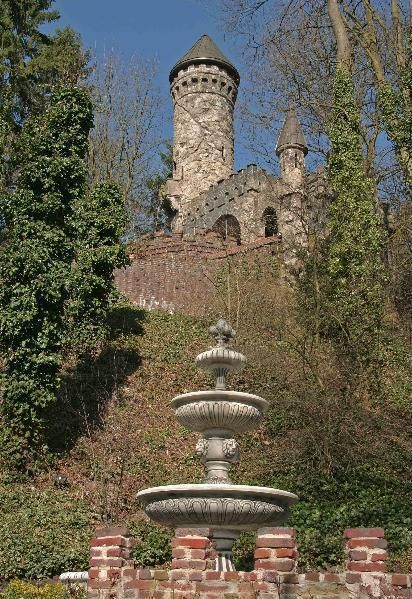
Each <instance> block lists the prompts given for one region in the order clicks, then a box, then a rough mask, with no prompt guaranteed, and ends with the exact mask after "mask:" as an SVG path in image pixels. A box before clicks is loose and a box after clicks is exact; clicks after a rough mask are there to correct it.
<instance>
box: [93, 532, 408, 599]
mask: <svg viewBox="0 0 412 599" xmlns="http://www.w3.org/2000/svg"><path fill="white" fill-rule="evenodd" d="M211 534H212V531H211V530H210V529H208V528H190V529H182V528H181V529H177V530H176V533H175V538H174V539H173V541H172V555H173V559H172V562H171V564H170V568H168V569H149V568H137V567H135V565H134V562H133V560H132V559H130V551H131V548H132V544H133V541H132V539H131V538H130V537H129V533H128V531H127V529H126V528H103V529H100V530H98V531H97V532H96V536H95V538H94V539H92V541H91V549H90V552H91V553H90V569H89V579H88V599H141V598H149V597H151V598H153V599H172V598H173V599H177V598H182V599H194V598H205V599H218V598H222V599H236V598H239V599H256V598H261V599H354V598H360V599H368V598H369V599H370V598H372V597H376V598H378V597H380V598H382V599H389V598H391V599H392V598H394V599H395V598H398V597H404V598H412V586H411V585H412V580H411V579H412V576H409V575H405V574H388V573H387V566H386V560H387V553H386V540H385V538H384V531H383V529H382V528H352V529H347V530H346V531H345V533H344V540H345V550H346V556H347V561H346V564H345V566H344V569H343V570H342V571H341V572H306V573H298V546H299V540H298V539H296V534H295V530H294V529H293V528H276V527H273V528H261V529H260V530H258V532H257V535H256V550H255V568H254V570H253V571H252V572H218V571H216V570H215V566H216V551H215V548H214V544H213V541H212V540H211Z"/></svg>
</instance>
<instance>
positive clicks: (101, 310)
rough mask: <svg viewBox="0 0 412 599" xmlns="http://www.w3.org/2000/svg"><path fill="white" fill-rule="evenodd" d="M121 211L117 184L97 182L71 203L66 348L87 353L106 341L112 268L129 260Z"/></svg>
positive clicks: (124, 218)
mask: <svg viewBox="0 0 412 599" xmlns="http://www.w3.org/2000/svg"><path fill="white" fill-rule="evenodd" d="M125 225H126V213H125V210H124V206H123V202H122V199H121V196H120V193H119V190H118V188H117V187H116V186H115V185H111V184H101V185H98V186H96V187H95V188H94V189H93V190H91V191H90V192H89V193H88V194H86V195H84V196H81V197H80V198H78V199H77V200H76V201H75V202H74V206H73V229H74V260H73V262H72V267H71V272H70V276H69V279H68V290H69V302H68V303H67V306H66V325H67V334H66V339H65V346H66V349H69V348H70V349H71V350H74V351H75V352H76V353H77V354H82V353H87V352H89V351H90V350H91V349H94V348H95V347H96V346H98V345H99V344H101V343H102V342H103V341H105V340H106V339H107V336H108V332H109V326H108V312H109V307H110V300H111V298H112V295H113V292H114V285H113V277H114V275H113V269H114V268H120V267H122V266H125V265H126V264H127V263H128V260H127V257H126V251H125V247H124V245H123V244H121V243H120V237H121V235H122V233H123V231H124V228H125Z"/></svg>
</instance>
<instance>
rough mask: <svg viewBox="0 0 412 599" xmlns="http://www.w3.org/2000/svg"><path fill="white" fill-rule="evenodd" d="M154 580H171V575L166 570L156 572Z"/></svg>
mask: <svg viewBox="0 0 412 599" xmlns="http://www.w3.org/2000/svg"><path fill="white" fill-rule="evenodd" d="M153 578H154V580H169V573H168V572H167V571H166V570H154V572H153Z"/></svg>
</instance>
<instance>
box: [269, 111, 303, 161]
mask: <svg viewBox="0 0 412 599" xmlns="http://www.w3.org/2000/svg"><path fill="white" fill-rule="evenodd" d="M291 146H292V147H298V148H299V149H301V150H302V151H303V152H304V154H305V155H306V154H307V153H308V147H307V145H306V142H305V136H304V135H303V131H302V127H301V126H300V123H299V121H298V117H297V114H296V110H295V108H294V107H293V106H290V107H289V108H288V111H287V113H286V117H285V122H284V123H283V127H282V130H281V132H280V135H279V139H278V143H277V144H276V154H277V155H278V156H279V154H280V153H281V152H282V151H283V150H284V149H285V148H287V147H291Z"/></svg>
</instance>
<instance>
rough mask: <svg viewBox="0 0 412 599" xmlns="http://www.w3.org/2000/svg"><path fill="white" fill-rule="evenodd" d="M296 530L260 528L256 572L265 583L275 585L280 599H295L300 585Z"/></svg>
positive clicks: (256, 551) (256, 553)
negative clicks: (297, 567) (297, 571)
mask: <svg viewBox="0 0 412 599" xmlns="http://www.w3.org/2000/svg"><path fill="white" fill-rule="evenodd" d="M297 557H298V552H297V548H296V531H295V529H294V528H282V527H278V528H260V529H259V530H258V531H257V537H256V549H255V571H256V572H257V573H258V575H259V578H260V579H261V580H262V581H263V582H268V583H275V584H276V586H277V588H278V590H279V595H280V597H288V599H294V598H295V597H296V589H297V585H298V583H299V579H298V575H297V574H296V566H297Z"/></svg>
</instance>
